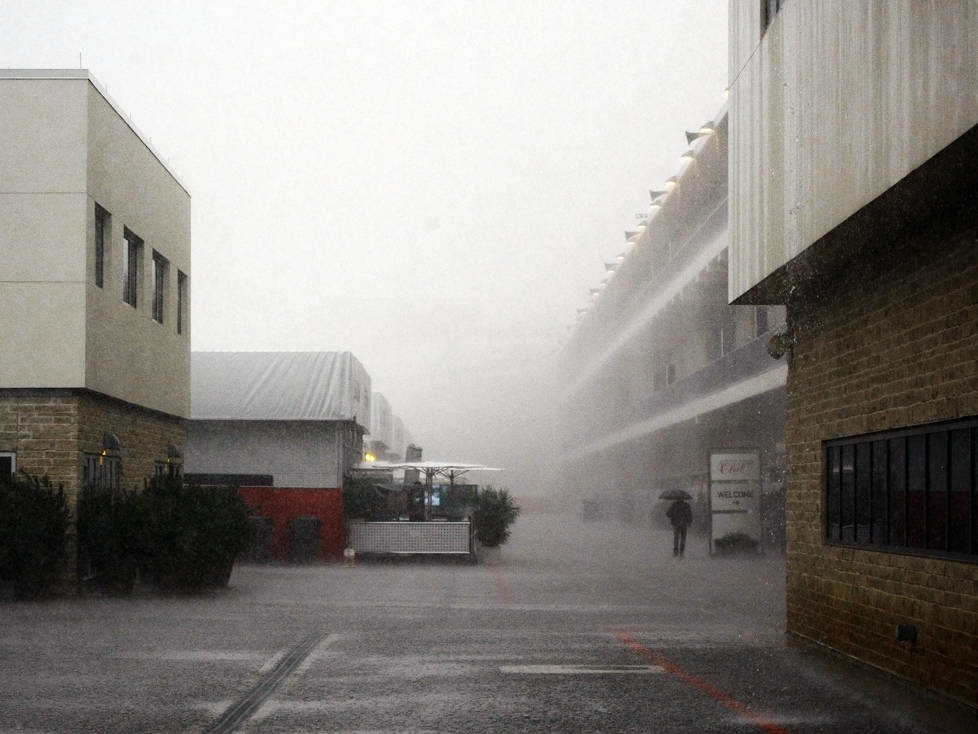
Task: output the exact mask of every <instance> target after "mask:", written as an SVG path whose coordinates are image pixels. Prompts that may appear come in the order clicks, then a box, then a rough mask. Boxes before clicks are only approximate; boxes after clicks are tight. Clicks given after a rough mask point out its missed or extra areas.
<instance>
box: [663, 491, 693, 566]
mask: <svg viewBox="0 0 978 734" xmlns="http://www.w3.org/2000/svg"><path fill="white" fill-rule="evenodd" d="M666 517H668V518H669V522H671V523H672V555H674V556H682V555H683V553H685V552H686V528H688V527H689V526H690V524H691V523H692V522H693V510H692V509H690V506H689V503H688V502H687V501H686V500H684V499H678V500H676V501H675V502H673V503H672V505H670V507H669V509H668V510H667V511H666Z"/></svg>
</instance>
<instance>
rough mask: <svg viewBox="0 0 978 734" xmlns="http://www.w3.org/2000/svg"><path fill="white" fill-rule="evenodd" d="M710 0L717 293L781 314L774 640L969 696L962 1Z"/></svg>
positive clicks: (966, 86)
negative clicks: (726, 71)
mask: <svg viewBox="0 0 978 734" xmlns="http://www.w3.org/2000/svg"><path fill="white" fill-rule="evenodd" d="M729 7H730V91H731V94H730V112H729V118H730V250H729V252H730V258H729V262H730V281H729V295H730V299H731V300H732V301H733V302H734V303H740V304H784V305H785V306H786V307H787V324H788V330H789V331H788V334H787V335H786V339H785V340H784V344H785V346H786V347H787V348H788V349H787V355H786V359H787V364H788V377H787V419H786V444H787V471H788V481H787V486H788V494H787V512H786V514H787V536H788V537H787V594H788V598H787V608H788V619H787V625H788V632H789V633H790V634H792V635H795V636H798V637H801V638H805V639H807V640H811V641H814V642H817V643H819V644H822V645H825V646H827V647H830V648H832V649H834V650H837V651H840V652H842V653H844V654H846V655H848V656H852V657H854V658H856V659H859V660H861V661H863V662H865V663H867V664H869V665H872V666H875V667H878V668H881V669H884V670H886V671H889V672H892V673H895V674H897V675H899V676H902V677H904V678H907V679H909V680H912V681H914V682H915V683H917V684H918V685H920V686H923V687H926V688H929V689H932V690H934V691H939V692H940V693H943V694H945V695H947V696H950V697H952V698H954V699H957V700H958V701H961V702H962V703H965V704H967V705H970V706H975V702H976V701H978V668H976V667H975V653H976V650H978V478H976V473H975V470H974V467H975V462H976V456H978V443H976V435H978V434H976V430H978V382H976V380H975V378H974V375H975V365H976V364H978V339H976V338H975V335H976V334H978V311H976V307H975V303H976V296H978V285H976V284H978V248H976V246H975V243H976V241H978V203H976V201H978V200H976V197H975V191H976V190H978V33H976V29H978V3H976V2H973V1H970V0H969V1H965V0H961V1H958V2H919V1H917V0H886V1H885V2H883V1H878V2H870V1H868V0H866V1H864V2H818V1H815V0H811V1H804V2H802V1H801V0H731V2H730V6H729Z"/></svg>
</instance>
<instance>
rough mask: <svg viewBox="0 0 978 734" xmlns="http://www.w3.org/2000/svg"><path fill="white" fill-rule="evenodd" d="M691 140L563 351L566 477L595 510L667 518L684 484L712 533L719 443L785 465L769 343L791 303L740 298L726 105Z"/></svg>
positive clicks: (776, 472) (769, 466) (770, 474)
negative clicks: (732, 267) (712, 481)
mask: <svg viewBox="0 0 978 734" xmlns="http://www.w3.org/2000/svg"><path fill="white" fill-rule="evenodd" d="M689 137H690V138H692V140H691V141H690V142H689V153H688V154H687V155H686V156H684V158H685V161H684V163H683V164H682V167H681V169H680V171H679V173H678V174H677V175H676V176H675V177H674V178H673V179H671V180H670V181H667V182H666V183H665V184H663V185H662V186H661V187H659V188H660V189H661V190H656V191H652V192H650V194H651V197H652V201H651V202H650V204H651V206H650V210H649V213H648V218H647V220H646V221H642V222H639V223H637V226H636V228H635V230H634V231H629V232H626V233H625V237H626V241H625V242H624V243H623V245H622V247H623V251H622V252H621V253H620V254H619V255H618V256H617V258H615V259H614V261H613V262H609V263H607V265H606V269H607V278H606V280H605V281H604V283H603V284H601V285H600V286H599V287H596V288H595V289H594V290H593V291H592V294H591V300H590V302H589V303H588V304H587V306H585V307H584V308H582V309H581V313H582V315H581V317H580V320H579V322H578V323H577V325H576V326H575V328H574V330H573V332H572V333H571V336H570V338H569V340H568V343H567V345H566V347H565V348H564V349H563V352H562V353H561V355H560V364H561V366H560V381H559V384H560V400H559V420H558V425H559V428H560V433H561V450H560V454H559V460H558V465H559V466H560V474H561V484H562V486H563V487H564V490H565V493H566V494H567V495H568V496H570V497H573V498H574V500H575V502H580V503H581V509H582V511H583V512H584V514H585V516H586V517H598V516H601V515H611V516H615V517H620V518H621V519H622V520H624V521H627V522H636V521H640V522H649V519H650V515H651V516H653V517H655V518H657V519H658V521H664V520H662V512H663V510H664V509H665V507H664V503H662V502H660V501H659V500H658V497H659V494H660V493H661V492H662V491H664V490H667V489H682V490H685V491H687V492H689V493H690V494H691V495H692V496H693V497H694V498H695V499H697V500H698V502H697V503H696V504H695V505H694V515H695V516H696V518H697V522H698V523H704V525H701V527H705V526H707V525H708V524H709V513H708V501H707V496H706V495H707V489H708V480H709V468H710V458H709V457H710V451H711V449H728V448H736V449H743V448H751V449H754V450H756V451H757V452H759V456H760V461H761V462H762V465H761V468H763V470H764V473H765V477H766V478H768V479H771V480H774V479H776V478H777V477H779V476H780V474H781V473H782V471H783V468H784V400H785V391H784V381H785V376H786V373H787V370H786V368H785V366H784V365H783V364H782V363H778V362H776V361H774V360H772V359H771V358H770V357H769V356H768V354H767V351H766V346H767V342H768V340H769V338H770V336H771V334H772V330H773V329H774V328H775V327H777V326H778V325H779V324H780V323H781V322H782V320H783V318H784V309H783V307H779V306H773V307H772V306H758V307H755V308H744V307H736V306H730V305H728V303H727V242H728V239H727V118H726V112H725V110H722V111H721V112H720V113H719V115H718V116H717V118H716V119H714V120H711V121H709V122H707V123H706V124H704V125H702V127H700V126H697V127H696V129H695V130H694V131H693V132H692V133H690V134H689ZM681 143H682V131H677V148H678V146H679V145H681ZM679 151H681V148H679V149H678V150H677V156H678V152H679ZM776 484H777V483H776V481H769V482H768V483H767V486H768V487H769V488H773V487H774V485H776ZM773 522H774V523H780V518H775V519H774V520H773ZM759 540H761V539H760V538H759Z"/></svg>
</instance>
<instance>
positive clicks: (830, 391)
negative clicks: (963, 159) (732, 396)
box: [786, 207, 978, 706]
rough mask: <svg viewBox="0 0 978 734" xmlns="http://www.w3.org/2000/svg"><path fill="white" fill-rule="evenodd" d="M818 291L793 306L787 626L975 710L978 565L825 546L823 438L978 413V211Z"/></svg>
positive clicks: (977, 697) (925, 233)
mask: <svg viewBox="0 0 978 734" xmlns="http://www.w3.org/2000/svg"><path fill="white" fill-rule="evenodd" d="M818 287H819V288H820V292H819V293H816V292H815V291H814V290H811V291H808V293H807V296H808V297H806V296H802V297H801V298H798V299H797V300H796V302H795V303H793V304H789V311H788V318H789V323H791V325H792V327H793V329H794V333H795V339H796V345H795V347H794V349H793V352H792V354H791V356H790V372H789V377H788V385H787V395H788V407H787V423H786V434H787V448H788V472H789V488H788V498H787V512H786V514H787V535H788V550H787V594H788V599H787V601H788V621H787V623H788V631H789V633H791V634H795V635H799V636H802V637H805V638H808V639H811V640H814V641H816V642H819V643H822V644H825V645H828V646H830V647H832V648H835V649H837V650H839V651H841V652H843V653H846V654H849V655H853V656H855V657H857V658H859V659H861V660H863V661H865V662H867V663H869V664H871V665H874V666H877V667H880V668H883V669H885V670H888V671H891V672H893V673H896V674H897V675H900V676H902V677H905V678H908V679H911V680H913V681H915V682H918V683H920V684H922V685H924V686H926V687H928V688H931V689H934V690H937V691H939V692H942V693H944V694H946V695H949V696H951V697H953V698H955V699H958V700H960V701H962V702H964V703H966V704H968V705H971V706H975V705H976V704H975V702H976V701H978V563H969V562H962V561H955V560H949V559H947V558H927V557H921V556H914V555H904V554H898V553H886V552H876V551H868V550H861V549H855V548H843V547H835V546H829V545H826V544H825V542H824V535H825V532H824V527H825V522H824V499H823V497H824V480H823V477H824V471H823V450H822V441H824V440H827V439H831V438H836V437H842V436H852V435H857V434H862V433H868V432H874V431H880V430H885V429H891V428H899V427H904V426H914V425H919V424H923V423H930V422H934V421H938V420H944V419H952V418H958V417H964V416H973V415H976V414H978V207H975V208H972V209H970V210H968V211H965V212H961V213H959V214H958V215H956V216H955V217H954V218H953V220H945V221H943V222H941V223H939V224H935V225H932V226H931V227H930V228H929V229H927V230H925V231H922V232H917V233H914V234H913V235H912V236H911V235H908V236H906V237H905V238H904V240H903V241H900V242H894V243H892V246H891V247H889V248H888V250H887V254H886V255H885V256H884V257H883V258H882V259H880V260H874V261H873V262H870V263H863V264H862V265H861V266H860V267H859V269H858V271H857V270H855V269H852V270H850V271H849V272H848V273H845V274H836V275H834V276H833V277H832V278H827V279H823V280H822V281H820V282H819V283H818ZM976 561H978V559H976ZM898 623H912V624H915V625H916V626H917V633H918V641H917V644H916V645H915V646H913V647H911V646H910V645H909V644H908V643H897V642H896V640H895V628H896V625H897V624H898Z"/></svg>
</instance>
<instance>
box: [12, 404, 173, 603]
mask: <svg viewBox="0 0 978 734" xmlns="http://www.w3.org/2000/svg"><path fill="white" fill-rule="evenodd" d="M106 433H114V434H115V435H116V436H118V437H119V439H120V443H121V444H122V450H121V452H120V453H121V457H122V476H123V484H124V485H125V486H127V487H132V486H139V487H141V486H142V483H143V479H144V478H146V477H149V476H152V475H153V472H154V462H156V461H165V460H166V448H167V446H168V445H169V444H176V445H177V446H179V447H180V448H181V449H182V448H183V446H184V443H185V441H186V430H185V428H184V421H183V419H181V418H178V417H175V416H171V415H167V414H165V413H159V412H156V411H152V410H147V409H145V408H140V407H138V406H134V405H130V404H128V403H124V402H122V401H120V400H116V399H114V398H109V397H106V396H104V395H100V394H98V393H92V392H87V391H84V390H78V391H76V390H41V389H38V390H12V389H7V390H0V451H15V452H16V453H17V470H18V472H20V471H24V472H27V473H29V474H34V475H37V476H47V477H48V478H49V479H50V480H51V482H52V484H54V485H55V486H58V485H61V486H62V487H63V488H64V491H65V496H66V497H67V499H68V506H69V508H70V509H71V511H72V514H73V515H74V510H75V506H76V503H77V498H78V492H79V490H80V489H81V486H82V481H83V474H84V464H85V459H84V455H85V453H93V454H97V453H100V452H101V450H102V441H103V437H104V435H105V434H106ZM68 545H69V562H68V567H67V569H66V576H65V581H66V583H67V586H66V588H69V587H70V586H72V585H73V581H74V578H75V575H74V567H75V545H74V528H73V526H72V528H71V530H70V531H69V538H68Z"/></svg>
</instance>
